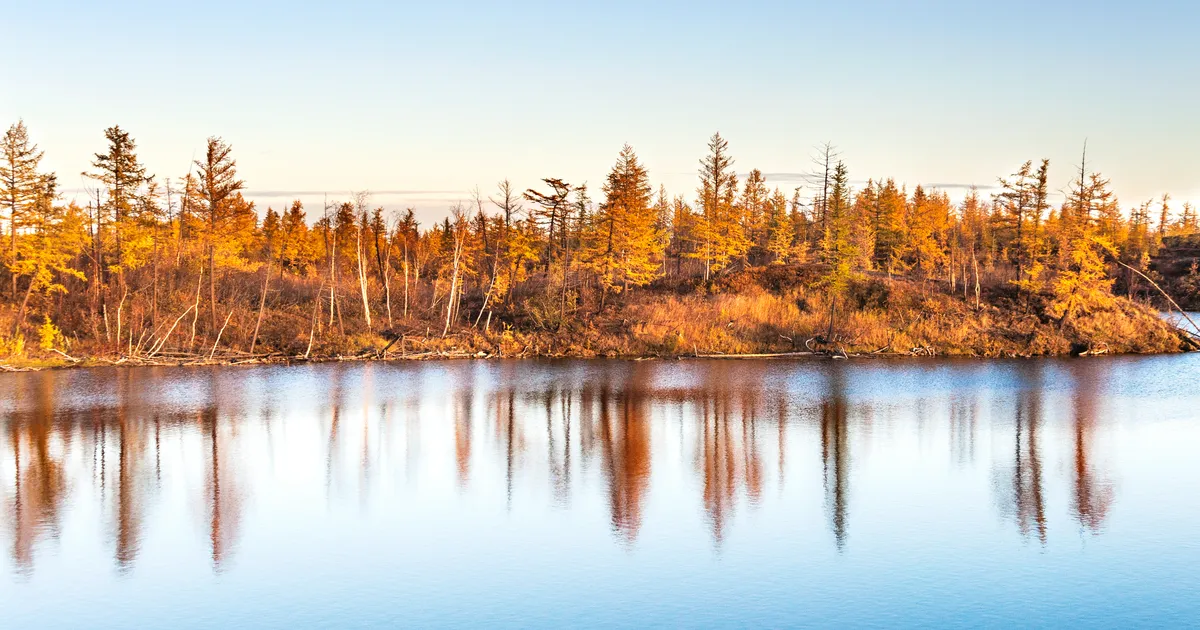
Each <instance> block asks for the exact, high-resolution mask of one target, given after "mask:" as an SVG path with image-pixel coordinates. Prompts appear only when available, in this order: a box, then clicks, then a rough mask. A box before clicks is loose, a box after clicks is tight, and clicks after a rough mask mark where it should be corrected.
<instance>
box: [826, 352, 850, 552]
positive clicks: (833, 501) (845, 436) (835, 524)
mask: <svg viewBox="0 0 1200 630" xmlns="http://www.w3.org/2000/svg"><path fill="white" fill-rule="evenodd" d="M825 374H826V380H825V395H824V398H823V400H822V401H821V465H822V470H823V471H824V472H823V476H822V480H823V483H824V487H825V511H826V514H827V515H828V518H829V527H830V529H831V530H833V538H834V540H835V541H836V544H837V548H838V550H839V551H840V550H841V549H843V548H844V547H845V545H846V527H847V521H846V499H847V494H848V492H849V483H850V482H849V479H848V475H849V469H850V440H849V431H848V429H847V424H848V422H847V418H848V415H849V410H848V406H849V405H848V403H847V401H846V382H845V374H844V372H843V368H842V364H841V363H834V364H833V365H831V366H830V367H829V369H828V370H826V371H825Z"/></svg>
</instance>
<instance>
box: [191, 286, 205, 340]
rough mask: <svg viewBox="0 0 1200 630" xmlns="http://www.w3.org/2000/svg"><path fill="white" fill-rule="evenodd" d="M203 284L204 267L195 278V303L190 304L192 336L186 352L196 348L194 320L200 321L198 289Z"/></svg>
mask: <svg viewBox="0 0 1200 630" xmlns="http://www.w3.org/2000/svg"><path fill="white" fill-rule="evenodd" d="M203 284H204V267H201V268H200V275H198V276H196V301H195V302H194V303H192V336H191V338H190V339H188V350H192V349H194V348H195V347H196V320H198V319H200V287H201V286H203Z"/></svg>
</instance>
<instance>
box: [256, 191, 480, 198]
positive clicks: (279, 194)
mask: <svg viewBox="0 0 1200 630" xmlns="http://www.w3.org/2000/svg"><path fill="white" fill-rule="evenodd" d="M349 192H359V191H349V190H247V191H245V193H244V194H246V195H248V196H252V197H312V196H314V195H325V194H329V195H344V194H348V193H349ZM361 192H365V193H367V194H369V195H462V194H464V193H463V191H461V190H364V191H361Z"/></svg>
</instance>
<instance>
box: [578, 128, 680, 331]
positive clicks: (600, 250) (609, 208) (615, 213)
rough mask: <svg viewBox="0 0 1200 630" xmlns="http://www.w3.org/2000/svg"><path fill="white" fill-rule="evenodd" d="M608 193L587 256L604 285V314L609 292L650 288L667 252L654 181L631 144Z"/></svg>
mask: <svg viewBox="0 0 1200 630" xmlns="http://www.w3.org/2000/svg"><path fill="white" fill-rule="evenodd" d="M603 191H604V203H602V204H600V208H599V211H598V212H597V214H596V216H595V217H594V219H593V221H591V222H589V225H590V229H589V232H590V234H589V235H588V237H587V239H586V248H585V250H584V251H583V252H582V257H583V260H584V261H585V263H586V264H587V265H588V267H589V268H590V269H591V270H592V271H593V272H594V273H595V274H596V277H597V279H598V281H599V284H600V289H601V294H600V295H601V297H600V308H601V309H603V308H604V304H605V301H606V298H607V296H608V294H609V293H611V292H614V291H617V292H619V291H623V290H626V289H628V288H629V287H630V286H643V285H646V284H649V283H650V281H651V280H653V279H654V277H655V276H656V275H657V273H658V270H659V260H660V258H661V257H662V252H663V241H662V237H661V234H660V232H659V228H658V226H657V223H658V219H659V217H658V214H659V211H658V209H657V208H656V207H655V206H653V205H652V200H653V194H654V193H653V188H651V186H650V178H649V175H648V173H647V172H646V169H645V167H643V166H642V165H641V163H640V162H638V158H637V155H636V154H635V153H634V151H633V148H632V147H630V146H629V145H625V147H624V148H622V149H621V154H620V156H619V157H618V158H617V163H616V164H615V165H613V168H612V170H611V171H609V173H608V177H607V179H606V180H605V182H604V186H603Z"/></svg>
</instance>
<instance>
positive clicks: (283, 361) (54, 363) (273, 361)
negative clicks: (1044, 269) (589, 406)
mask: <svg viewBox="0 0 1200 630" xmlns="http://www.w3.org/2000/svg"><path fill="white" fill-rule="evenodd" d="M914 350H917V349H914ZM1196 352H1200V350H1195V349H1193V350H1179V351H1176V352H1144V353H1142V352H1108V351H1106V350H1100V351H1095V352H1092V351H1084V352H1078V353H1059V354H1020V353H1011V354H1003V355H978V354H948V353H942V354H938V353H931V352H916V351H912V352H868V353H856V352H849V353H842V352H834V353H830V352H822V351H803V352H753V353H700V354H696V353H683V354H609V355H591V356H589V355H584V354H520V355H515V356H513V355H503V354H499V353H487V352H482V351H479V352H466V351H463V352H454V351H437V352H419V353H409V354H389V355H374V356H373V355H330V356H311V357H304V356H288V355H264V356H246V357H221V358H213V359H205V358H199V359H185V358H178V359H174V360H171V359H161V360H160V359H146V358H141V357H134V358H131V357H120V358H116V359H113V358H107V357H70V358H69V359H68V358H63V359H58V360H53V359H51V360H29V361H27V362H22V363H18V364H15V365H14V364H12V363H10V362H7V361H0V374H5V373H22V372H42V371H50V370H73V369H89V368H104V367H147V368H149V367H236V366H253V365H267V366H288V367H291V366H299V365H306V364H313V363H398V362H406V361H414V362H416V361H538V360H582V361H687V360H709V361H712V360H716V361H745V360H772V361H787V360H825V361H844V360H850V359H898V360H904V359H925V360H929V359H938V360H957V361H971V362H985V361H996V360H999V361H1012V360H1036V359H1076V358H1078V359H1084V358H1094V357H1153V356H1174V355H1182V354H1193V353H1196Z"/></svg>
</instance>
